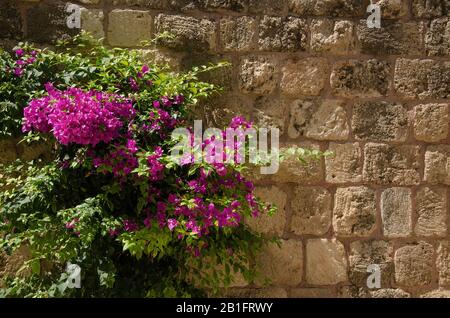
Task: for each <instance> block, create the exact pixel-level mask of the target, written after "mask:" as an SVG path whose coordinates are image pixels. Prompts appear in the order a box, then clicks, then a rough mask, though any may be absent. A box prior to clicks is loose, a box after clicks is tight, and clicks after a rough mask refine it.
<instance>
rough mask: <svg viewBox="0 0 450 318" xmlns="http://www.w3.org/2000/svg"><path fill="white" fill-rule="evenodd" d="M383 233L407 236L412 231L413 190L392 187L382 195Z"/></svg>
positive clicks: (391, 236) (393, 235)
mask: <svg viewBox="0 0 450 318" xmlns="http://www.w3.org/2000/svg"><path fill="white" fill-rule="evenodd" d="M381 219H382V222H383V235H384V236H386V237H389V238H398V237H407V236H409V235H411V232H412V202H411V190H410V189H408V188H390V189H386V190H385V191H383V194H382V195H381Z"/></svg>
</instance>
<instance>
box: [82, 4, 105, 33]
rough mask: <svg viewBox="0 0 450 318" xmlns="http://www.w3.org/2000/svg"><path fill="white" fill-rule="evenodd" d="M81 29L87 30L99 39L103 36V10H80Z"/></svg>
mask: <svg viewBox="0 0 450 318" xmlns="http://www.w3.org/2000/svg"><path fill="white" fill-rule="evenodd" d="M81 29H82V30H84V31H86V32H89V33H90V34H91V35H92V36H93V37H95V38H97V39H100V38H104V37H105V31H103V11H102V10H99V9H85V8H83V9H82V10H81Z"/></svg>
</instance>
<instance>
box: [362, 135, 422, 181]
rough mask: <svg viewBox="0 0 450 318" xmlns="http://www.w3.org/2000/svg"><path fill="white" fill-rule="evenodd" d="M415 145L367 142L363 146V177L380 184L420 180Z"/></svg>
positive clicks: (365, 179) (417, 148) (417, 153)
mask: <svg viewBox="0 0 450 318" xmlns="http://www.w3.org/2000/svg"><path fill="white" fill-rule="evenodd" d="M419 155H420V149H419V147H417V146H409V145H401V146H390V145H386V144H377V143H368V144H366V146H365V148H364V158H365V159H364V168H363V179H364V181H366V182H370V183H374V184H382V185H391V184H395V185H416V184H419V182H420V173H419V168H420V164H419Z"/></svg>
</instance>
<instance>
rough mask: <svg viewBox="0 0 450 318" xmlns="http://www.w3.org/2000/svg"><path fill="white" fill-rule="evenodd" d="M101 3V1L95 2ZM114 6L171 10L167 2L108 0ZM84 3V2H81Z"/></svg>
mask: <svg viewBox="0 0 450 318" xmlns="http://www.w3.org/2000/svg"><path fill="white" fill-rule="evenodd" d="M94 1H96V3H99V2H100V0H94ZM106 1H107V2H109V3H111V4H112V5H113V6H128V7H131V6H138V7H141V8H146V9H156V10H164V9H169V6H168V5H167V1H166V0H106ZM81 2H83V1H81Z"/></svg>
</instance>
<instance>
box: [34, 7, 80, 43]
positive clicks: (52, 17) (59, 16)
mask: <svg viewBox="0 0 450 318" xmlns="http://www.w3.org/2000/svg"><path fill="white" fill-rule="evenodd" d="M26 18H27V30H28V31H27V38H29V39H30V40H32V41H35V42H41V43H54V42H55V41H57V40H60V39H67V38H69V37H70V36H73V35H76V34H77V33H78V32H79V30H78V29H76V28H74V29H69V28H68V27H67V13H66V10H65V3H63V2H59V1H53V2H52V3H40V4H39V5H37V6H33V7H31V8H30V9H28V11H27V13H26Z"/></svg>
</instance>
